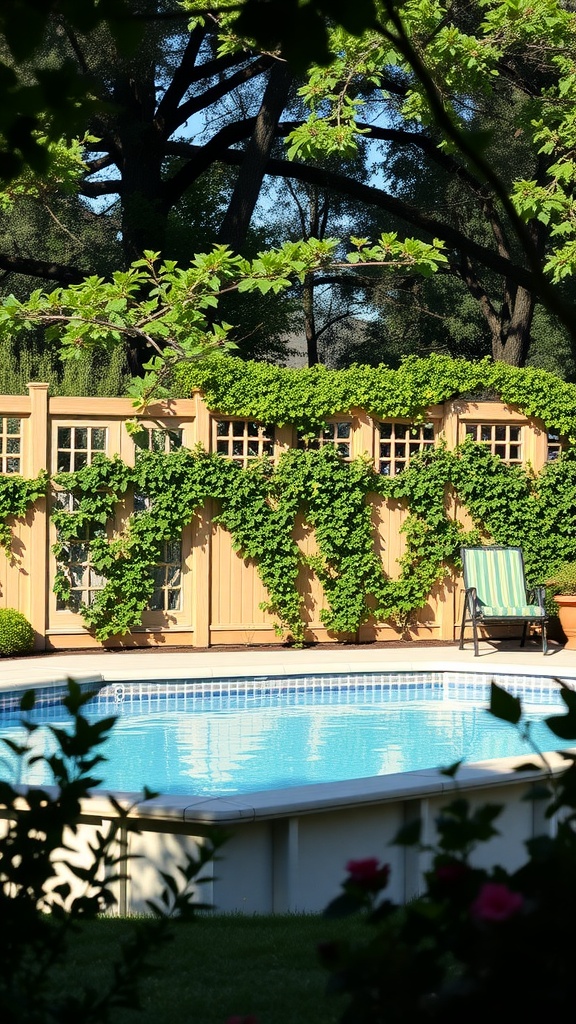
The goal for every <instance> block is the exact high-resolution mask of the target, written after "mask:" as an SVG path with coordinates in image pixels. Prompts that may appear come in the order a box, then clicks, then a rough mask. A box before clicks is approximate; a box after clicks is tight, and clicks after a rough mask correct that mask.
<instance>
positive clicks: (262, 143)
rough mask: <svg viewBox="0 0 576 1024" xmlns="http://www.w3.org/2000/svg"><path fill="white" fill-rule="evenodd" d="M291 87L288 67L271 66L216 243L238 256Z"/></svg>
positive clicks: (279, 64) (282, 64)
mask: <svg viewBox="0 0 576 1024" xmlns="http://www.w3.org/2000/svg"><path fill="white" fill-rule="evenodd" d="M291 84H292V73H291V71H290V69H289V68H288V65H287V64H285V63H282V62H278V63H277V64H275V65H274V67H273V68H272V71H271V72H270V78H269V79H268V85H267V86H266V90H265V92H264V96H263V98H262V104H261V106H260V110H259V111H258V117H257V118H256V124H255V127H254V132H253V134H252V137H251V139H250V141H249V143H248V146H247V147H246V152H245V154H244V158H243V160H242V163H241V165H240V170H239V172H238V178H237V180H236V185H235V188H234V191H233V193H232V198H231V199H230V203H229V206H228V210H227V211H226V214H225V216H224V220H223V221H222V225H221V227H220V231H219V234H218V241H219V242H220V243H221V244H222V245H228V246H229V247H230V248H231V249H232V250H233V252H240V251H241V249H242V246H243V245H244V242H245V240H246V235H247V233H248V228H249V227H250V220H251V218H252V214H253V213H254V207H255V206H256V203H257V201H258V197H259V195H260V191H261V189H262V182H263V180H264V174H265V171H266V164H267V161H268V158H269V156H270V153H271V150H272V146H273V144H274V139H275V133H276V127H277V125H278V122H279V120H280V118H281V116H282V112H283V110H284V107H285V106H286V101H287V99H288V93H289V91H290V86H291Z"/></svg>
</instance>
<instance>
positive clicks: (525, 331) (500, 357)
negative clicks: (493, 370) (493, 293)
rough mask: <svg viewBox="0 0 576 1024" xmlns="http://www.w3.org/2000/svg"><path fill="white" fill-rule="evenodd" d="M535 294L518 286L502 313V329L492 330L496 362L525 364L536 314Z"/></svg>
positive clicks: (511, 364)
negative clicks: (533, 319)
mask: <svg viewBox="0 0 576 1024" xmlns="http://www.w3.org/2000/svg"><path fill="white" fill-rule="evenodd" d="M534 305H535V302H534V295H533V294H532V293H531V292H528V291H526V289H525V288H517V289H516V292H515V295H514V297H513V299H512V301H511V302H510V304H509V305H508V304H507V303H505V304H504V305H503V308H502V312H501V314H500V329H499V330H498V331H495V330H492V356H493V358H494V361H495V362H501V363H508V364H509V365H510V366H524V365H525V364H526V359H527V357H528V350H529V348H530V330H531V327H532V318H533V316H534Z"/></svg>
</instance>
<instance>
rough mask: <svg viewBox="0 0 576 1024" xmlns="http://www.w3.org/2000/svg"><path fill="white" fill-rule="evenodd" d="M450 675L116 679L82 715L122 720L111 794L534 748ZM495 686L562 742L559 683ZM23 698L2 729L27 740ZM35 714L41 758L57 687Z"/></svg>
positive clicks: (6, 765)
mask: <svg viewBox="0 0 576 1024" xmlns="http://www.w3.org/2000/svg"><path fill="white" fill-rule="evenodd" d="M444 676H445V674H443V673H419V674H416V673H406V674H396V675H395V676H394V677H393V678H392V677H387V675H386V673H380V674H373V675H371V676H366V677H360V678H359V677H353V678H352V679H351V677H348V676H331V677H329V678H326V677H315V678H314V680H310V679H304V678H300V677H295V678H293V679H286V678H281V679H279V680H276V679H274V680H262V679H260V680H253V681H245V680H241V681H240V680H235V681H230V680H226V681H220V682H216V683H215V682H213V681H203V682H202V683H199V682H198V681H196V680H194V681H191V680H170V681H167V680H159V681H157V682H153V683H150V682H136V683H116V684H108V685H107V686H106V687H105V688H104V689H103V690H102V692H101V693H100V694H99V695H98V696H97V697H96V698H94V699H92V700H91V701H90V702H89V704H87V705H86V707H85V714H86V717H88V718H89V719H91V720H96V719H98V718H102V717H105V716H108V715H110V714H112V715H116V716H117V722H116V724H115V726H114V728H113V730H112V733H111V735H110V738H109V739H108V740H107V742H106V744H105V746H104V747H103V748H102V752H103V753H104V754H105V757H106V762H105V763H104V764H103V765H102V766H101V767H99V769H98V770H99V773H100V776H101V778H102V787H103V788H106V789H113V790H120V791H135V792H138V791H141V790H142V788H143V786H145V785H146V786H147V787H148V788H150V789H153V790H154V791H156V792H158V793H165V794H181V795H182V794H189V795H206V796H208V795H211V796H223V795H233V794H241V793H250V792H256V791H261V790H271V789H279V788H284V787H288V786H300V785H306V784H311V783H318V782H335V781H339V780H343V779H356V778H364V777H367V776H373V775H389V774H392V773H396V772H407V771H414V770H417V769H427V768H438V767H446V766H448V765H451V764H453V763H454V762H456V761H459V760H463V761H466V762H469V763H470V762H475V761H483V760H487V759H491V758H500V757H509V756H511V755H524V754H526V753H530V752H531V749H530V747H528V746H527V745H526V743H525V742H523V741H522V739H521V738H520V736H519V735H518V732H517V730H516V729H514V728H513V727H512V726H510V725H509V724H507V723H504V722H501V721H499V720H497V719H495V718H494V717H493V716H491V715H490V714H489V712H488V711H487V707H488V702H489V685H490V683H489V681H488V679H487V678H486V679H481V678H480V679H479V677H478V676H477V675H475V676H471V675H470V676H468V677H462V676H458V677H457V678H456V677H455V678H454V680H453V682H452V684H450V685H447V683H446V680H445V678H443V677H444ZM498 682H499V683H500V684H502V685H505V686H506V687H507V688H508V689H510V691H511V692H516V693H518V694H520V695H521V696H522V699H523V703H524V707H525V711H526V716H527V718H528V719H529V720H530V721H531V722H532V724H531V726H530V729H531V735H532V737H533V740H534V742H535V743H536V745H537V746H538V747H539V748H540V749H541V750H550V749H556V748H558V747H561V746H562V745H563V744H562V743H561V741H559V740H557V739H556V738H555V737H554V736H553V735H552V733H551V732H550V731H549V729H548V728H547V727H546V726H545V725H544V724H543V723H542V721H541V720H542V718H543V717H545V716H546V715H548V714H558V713H562V710H563V706H562V704H561V700H560V694H559V687H558V685H557V684H552V683H550V682H549V681H544V683H543V682H542V680H537V679H536V680H531V679H530V677H521V678H519V679H511V678H510V677H505V678H503V679H499V680H498ZM15 703H16V702H15V701H13V702H12V704H13V706H12V708H8V709H6V708H5V709H4V711H1V710H0V715H1V717H0V734H1V735H2V736H4V737H8V738H10V739H13V740H17V739H20V740H21V739H22V736H23V730H22V727H21V726H20V725H19V718H20V713H19V711H18V710H16V707H15ZM30 717H31V718H32V719H33V720H35V721H37V722H39V723H42V725H41V726H40V728H38V729H37V730H36V731H35V732H34V734H33V743H34V749H35V752H37V753H47V752H49V751H50V750H51V749H53V743H52V739H51V736H50V733H49V730H47V729H46V725H47V724H48V723H52V724H59V725H62V723H65V722H66V721H67V715H66V712H65V710H64V709H63V708H62V707H61V705H60V704H59V703H58V698H57V697H55V696H54V693H53V692H52V694H51V695H49V696H48V697H45V699H44V700H43V702H42V703H40V704H39V706H38V709H37V710H35V711H34V712H32V713H31V716H30ZM564 745H565V746H569V745H570V744H564ZM2 761H3V764H2V767H3V769H4V770H3V771H2V776H3V777H5V778H6V777H10V778H11V781H22V782H28V783H34V784H47V783H49V782H50V781H51V779H50V774H49V771H48V770H47V768H46V766H45V765H44V763H43V762H37V763H36V764H35V765H34V766H32V767H31V768H30V770H29V771H28V773H27V775H26V777H25V778H22V779H19V780H16V779H15V778H14V775H13V773H14V770H15V769H14V765H15V761H14V759H13V758H11V755H10V753H9V751H6V752H5V753H4V754H3V756H2ZM11 773H12V774H11Z"/></svg>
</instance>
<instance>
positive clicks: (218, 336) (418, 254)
mask: <svg viewBox="0 0 576 1024" xmlns="http://www.w3.org/2000/svg"><path fill="white" fill-rule="evenodd" d="M353 244H354V245H355V251H354V252H353V253H351V254H350V255H349V256H348V259H347V262H345V263H342V262H338V261H336V259H335V256H334V252H335V250H336V247H337V246H338V242H337V240H335V239H328V240H325V241H319V240H318V239H314V238H313V239H310V240H309V241H307V242H295V243H292V242H287V243H285V244H284V245H283V246H281V247H280V248H279V249H271V250H268V251H267V252H261V253H259V255H258V256H257V257H256V258H255V259H253V260H251V261H250V260H245V259H243V258H242V257H240V256H235V255H234V254H233V253H232V252H231V250H230V249H228V248H226V247H225V246H215V247H214V248H213V249H212V251H211V252H209V253H202V254H199V255H197V256H195V257H194V259H193V260H192V263H191V264H190V266H189V267H187V268H185V269H184V268H182V267H179V266H178V265H177V264H176V263H175V262H174V261H173V260H164V261H161V259H160V254H159V253H154V252H146V253H145V254H144V258H143V259H140V260H136V261H134V262H133V263H132V265H131V266H130V268H129V269H128V270H126V271H116V272H115V273H114V274H113V275H112V279H111V280H109V281H106V280H104V279H103V278H101V277H88V278H86V279H85V280H84V281H83V282H81V283H80V284H72V285H70V286H68V287H65V288H55V289H54V290H53V291H51V292H48V293H44V292H42V291H40V290H37V291H34V292H33V293H32V294H31V295H30V297H29V298H28V299H26V301H20V300H19V299H17V298H16V297H15V296H14V295H10V296H8V298H7V299H5V300H4V303H3V304H2V306H0V339H2V338H7V337H12V336H13V335H14V334H15V333H17V332H18V331H27V330H28V331H29V330H32V329H34V328H37V327H42V328H44V330H45V336H46V340H47V341H48V342H51V343H56V344H58V346H59V348H60V357H61V359H63V360H67V359H79V358H81V356H82V355H83V354H84V353H85V352H86V351H91V350H94V349H97V348H102V349H105V350H107V351H111V350H112V349H114V348H115V347H116V346H118V345H120V344H122V343H123V342H124V341H125V340H126V339H132V340H133V341H136V342H137V343H138V345H139V346H142V347H143V348H144V349H145V350H146V351H147V352H148V353H149V355H150V359H149V361H148V362H147V363H145V364H144V369H145V370H146V374H145V376H144V377H143V378H136V379H135V380H134V381H133V384H132V386H131V388H130V390H129V393H130V394H131V396H132V398H133V399H134V405H135V406H136V407H137V408H143V407H145V406H146V405H147V404H148V403H149V402H150V401H151V400H152V399H153V398H154V397H165V396H167V395H168V391H167V390H166V385H169V383H170V380H171V377H172V371H173V369H174V367H175V366H176V365H178V364H180V363H185V362H194V361H196V360H198V359H202V358H203V357H205V356H206V355H208V354H210V353H213V352H214V351H217V352H226V351H229V350H231V349H233V348H235V345H234V342H233V341H232V340H231V337H230V335H231V332H232V330H233V327H232V325H231V324H228V323H225V322H222V321H219V320H218V319H217V314H216V310H217V306H218V299H219V297H220V296H222V295H224V294H225V293H226V292H230V291H238V292H258V293H260V294H261V295H264V294H266V293H267V292H270V291H271V292H273V293H278V292H281V291H285V290H286V289H288V288H290V287H291V286H292V284H293V283H294V282H295V281H296V280H302V279H303V278H304V277H305V275H306V274H309V273H312V272H314V271H315V270H325V269H326V268H327V267H330V268H332V269H335V270H341V271H345V270H348V271H349V270H350V269H351V268H352V265H366V264H368V263H371V264H374V265H377V266H398V263H399V261H400V262H401V263H402V264H403V265H405V266H410V267H411V268H412V269H413V270H415V271H417V272H419V273H422V274H423V275H429V274H431V273H433V272H434V270H435V269H436V268H437V267H438V266H439V265H440V264H441V263H443V262H445V261H446V257H445V256H444V254H443V252H442V243H440V242H438V241H435V242H434V243H433V244H431V245H430V244H428V243H425V242H417V241H414V240H409V241H408V242H407V243H404V242H400V241H399V240H398V239H397V237H396V235H394V234H388V235H383V236H382V237H381V238H380V240H379V242H378V243H377V244H375V245H373V246H371V247H369V248H368V243H367V241H366V240H365V239H355V240H354V243H353Z"/></svg>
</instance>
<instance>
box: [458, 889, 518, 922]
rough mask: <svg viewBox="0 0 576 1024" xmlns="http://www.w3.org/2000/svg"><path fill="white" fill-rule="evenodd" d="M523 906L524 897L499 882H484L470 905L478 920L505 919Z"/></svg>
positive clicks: (473, 914)
mask: <svg viewBox="0 0 576 1024" xmlns="http://www.w3.org/2000/svg"><path fill="white" fill-rule="evenodd" d="M523 906H524V898H523V897H522V896H521V895H520V893H519V892H513V891H512V889H509V888H508V886H507V885H503V884H502V883H501V882H486V883H485V885H483V886H482V888H481V889H480V892H479V893H478V896H477V897H476V899H475V900H474V903H473V904H472V906H471V907H470V912H471V914H472V916H473V917H476V918H477V919H478V920H479V921H507V920H508V918H510V917H513V915H514V914H517V913H518V912H519V911H520V910H521V909H522V907H523Z"/></svg>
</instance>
